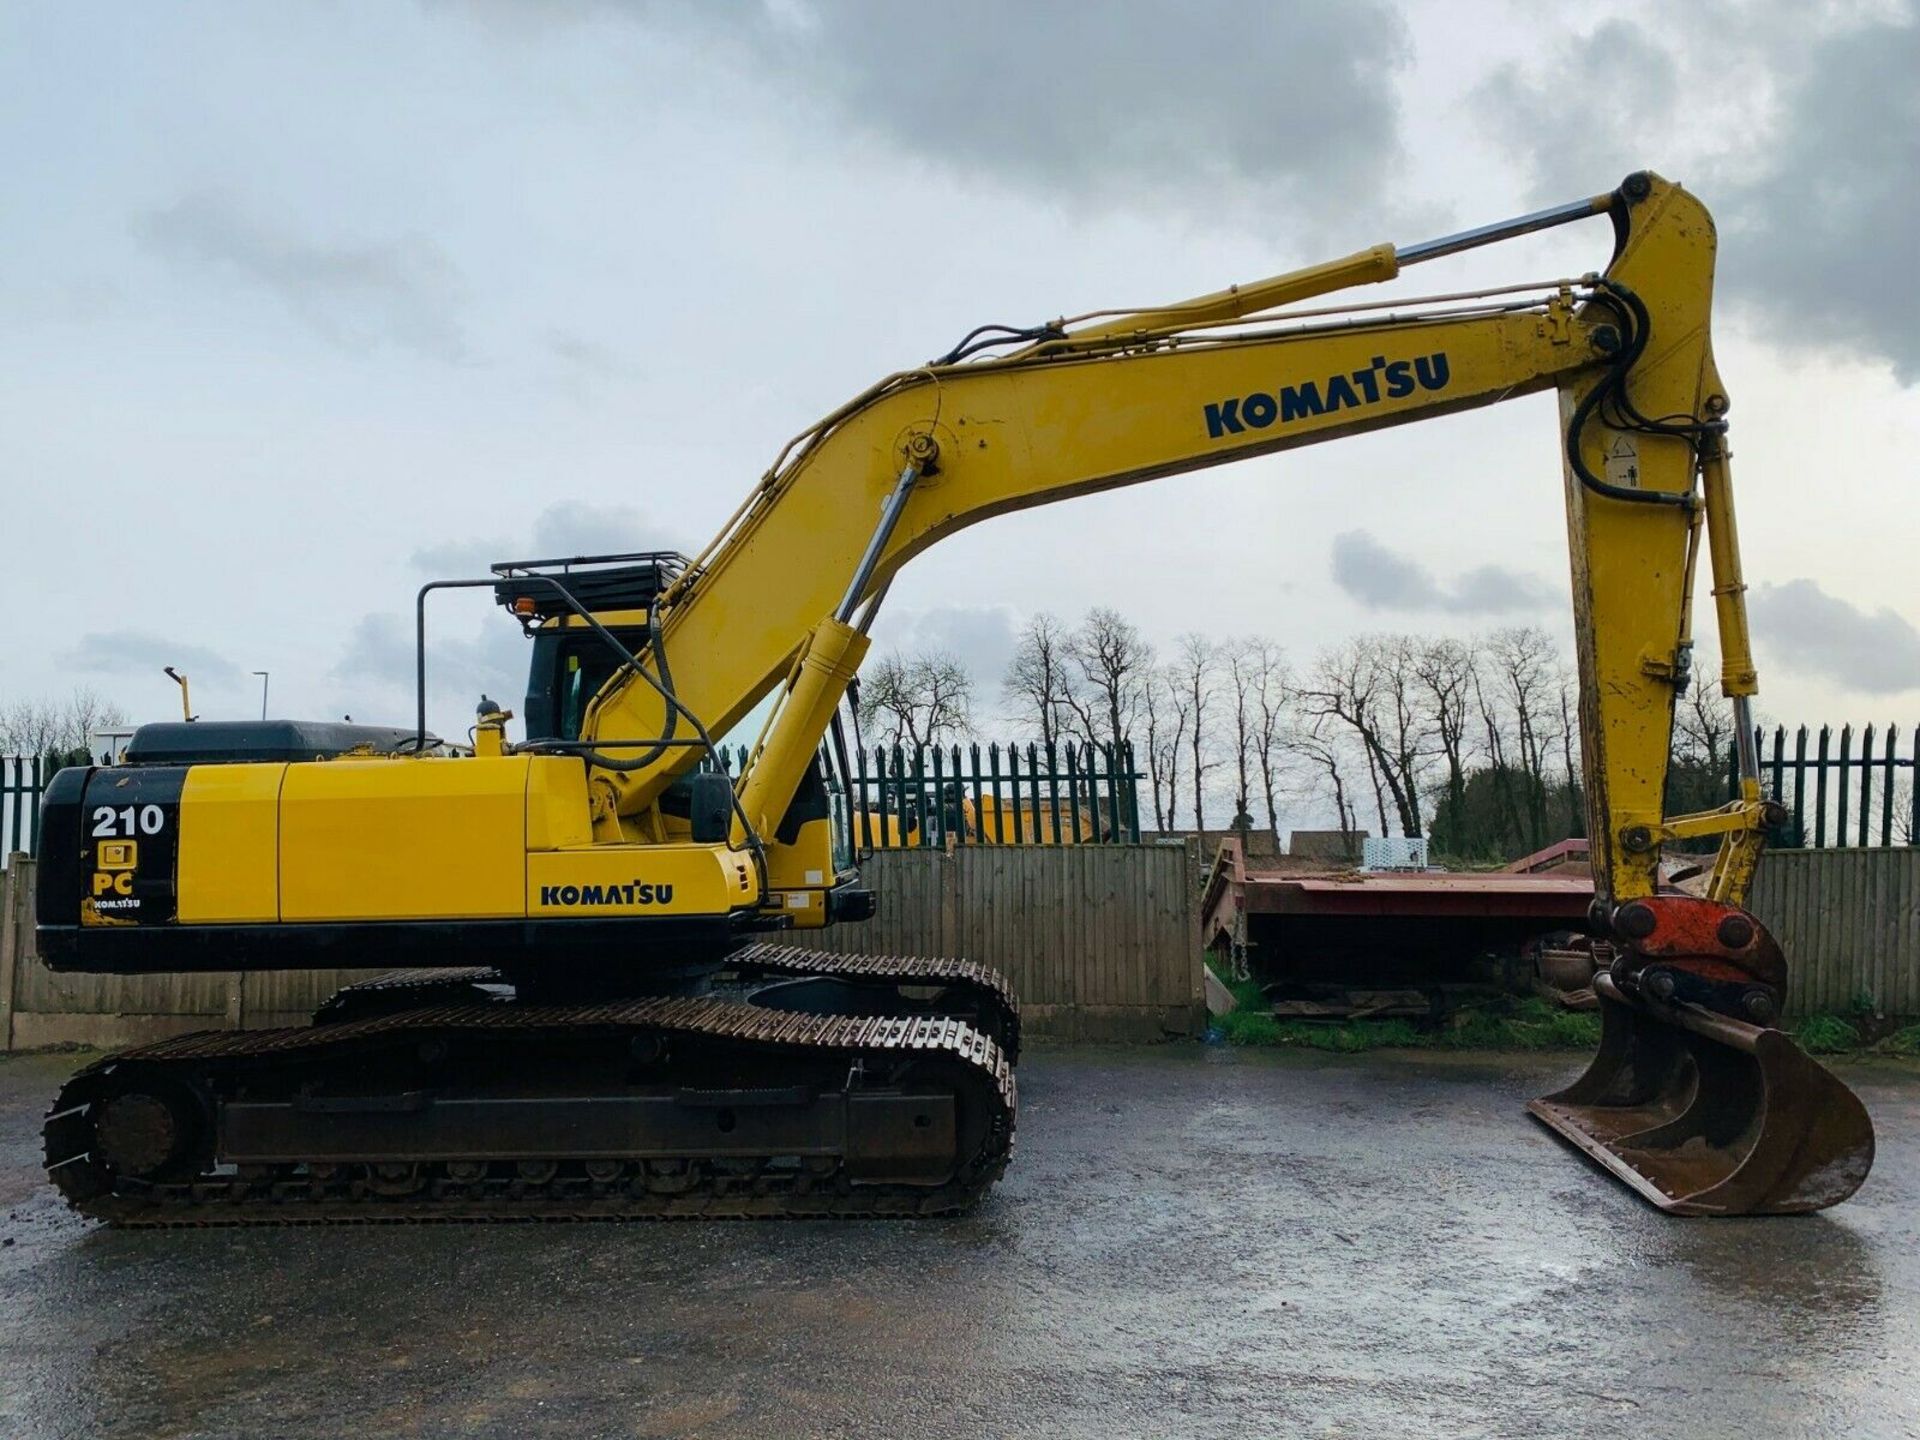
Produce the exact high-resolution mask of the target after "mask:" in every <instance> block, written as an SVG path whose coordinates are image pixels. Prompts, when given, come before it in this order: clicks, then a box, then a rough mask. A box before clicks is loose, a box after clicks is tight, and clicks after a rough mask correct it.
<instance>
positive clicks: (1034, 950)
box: [798, 844, 1204, 1039]
mask: <svg viewBox="0 0 1920 1440" xmlns="http://www.w3.org/2000/svg"><path fill="white" fill-rule="evenodd" d="M1190 849H1191V845H1190V844H1189V845H1173V846H1168V845H1067V846H1054V845H1005V846H1001V845H992V846H972V845H961V846H955V847H954V848H953V849H952V850H950V851H945V850H889V851H881V852H878V853H876V854H874V855H873V856H872V857H871V858H870V859H868V860H867V861H865V862H863V864H862V866H861V872H862V874H863V875H864V876H865V877H866V879H867V882H868V883H869V884H871V885H872V886H873V888H874V890H875V892H876V893H877V894H878V896H879V897H880V913H879V915H878V916H876V917H875V919H874V920H873V921H872V922H870V923H869V924H866V925H850V926H844V927H841V928H839V929H833V930H827V931H823V932H820V933H818V934H817V935H811V936H805V937H800V938H799V942H798V943H801V944H806V945H811V946H814V947H816V948H818V949H822V950H828V951H833V952H836V953H843V954H863V955H871V954H881V953H889V952H890V953H894V954H900V955H958V956H962V957H964V958H966V959H969V960H979V961H982V962H984V963H986V964H989V965H993V966H996V967H998V968H999V969H1001V970H1003V971H1005V972H1006V974H1007V976H1008V978H1009V979H1010V980H1011V981H1012V982H1013V987H1014V990H1015V992H1016V993H1017V994H1018V995H1019V997H1020V1006H1021V1010H1022V1012H1023V1015H1024V1017H1025V1021H1026V1024H1027V1027H1028V1029H1029V1030H1030V1031H1031V1033H1033V1034H1036V1035H1048V1036H1055V1037H1060V1038H1072V1039H1158V1038H1161V1037H1162V1036H1165V1035H1191V1034H1194V1033H1197V1031H1198V1030H1199V1028H1200V1027H1201V1026H1202V1025H1203V1024H1204V1001H1203V997H1202V990H1201V983H1202V982H1201V957H1200V945H1199V931H1200V927H1199V915H1198V897H1197V896H1196V895H1195V894H1194V892H1193V886H1192V883H1191V879H1192V871H1193V866H1194V863H1195V862H1194V858H1193V856H1192V855H1191V854H1190V853H1189V851H1190Z"/></svg>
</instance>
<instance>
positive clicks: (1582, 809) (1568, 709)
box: [1560, 671, 1587, 835]
mask: <svg viewBox="0 0 1920 1440" xmlns="http://www.w3.org/2000/svg"><path fill="white" fill-rule="evenodd" d="M1577 711H1578V706H1577V705H1576V704H1575V703H1574V685H1573V679H1572V677H1571V676H1570V675H1568V674H1567V673H1566V672H1565V671H1562V672H1561V676H1560V761H1561V764H1562V765H1564V766H1565V767H1566V779H1567V815H1568V817H1569V828H1570V830H1571V832H1572V833H1573V834H1575V835H1584V834H1586V833H1587V794H1586V785H1585V783H1584V782H1583V780H1582V778H1581V773H1580V767H1579V765H1578V764H1576V763H1575V761H1574V754H1573V748H1574V742H1575V741H1576V740H1578V739H1579V736H1580V726H1579V723H1578V721H1577V719H1576V718H1575V717H1576V714H1577Z"/></svg>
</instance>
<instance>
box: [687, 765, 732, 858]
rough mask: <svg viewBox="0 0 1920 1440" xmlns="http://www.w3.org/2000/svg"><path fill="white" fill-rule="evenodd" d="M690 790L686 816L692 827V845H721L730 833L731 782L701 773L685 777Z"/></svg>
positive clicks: (721, 777)
mask: <svg viewBox="0 0 1920 1440" xmlns="http://www.w3.org/2000/svg"><path fill="white" fill-rule="evenodd" d="M688 780H689V782H690V788H691V789H692V792H693V794H692V802H693V803H692V807H691V809H690V811H689V816H690V818H691V821H692V824H693V843H694V844H696V845H724V844H726V843H727V835H728V833H729V832H730V831H731V830H732V829H733V781H732V779H731V778H730V777H728V776H726V775H721V774H718V773H717V772H715V771H711V770H703V771H700V772H698V773H697V774H694V775H691V776H689V777H688Z"/></svg>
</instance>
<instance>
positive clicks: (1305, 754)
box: [1293, 716, 1360, 861]
mask: <svg viewBox="0 0 1920 1440" xmlns="http://www.w3.org/2000/svg"><path fill="white" fill-rule="evenodd" d="M1341 733H1342V732H1341V731H1340V729H1339V728H1338V726H1337V724H1336V723H1335V722H1333V721H1332V720H1330V719H1328V718H1327V717H1324V716H1322V717H1320V718H1317V719H1315V720H1314V721H1313V722H1312V723H1311V724H1309V725H1308V726H1306V728H1304V729H1303V730H1301V732H1300V733H1299V734H1298V735H1296V736H1295V737H1294V741H1293V748H1294V749H1295V751H1296V752H1297V753H1298V754H1299V755H1300V757H1301V758H1302V759H1303V760H1305V761H1307V763H1308V764H1310V765H1312V766H1313V767H1314V768H1315V769H1317V770H1320V771H1322V772H1324V773H1325V775H1326V777H1327V781H1328V785H1329V787H1330V788H1331V790H1332V792H1333V814H1334V828H1335V829H1337V830H1339V831H1340V833H1341V836H1342V844H1343V848H1344V849H1345V851H1346V857H1347V859H1348V860H1349V861H1353V860H1358V859H1359V858H1360V857H1359V856H1358V855H1357V854H1355V853H1354V847H1353V843H1352V840H1351V838H1350V837H1351V836H1352V834H1353V832H1354V831H1356V830H1358V829H1359V828H1360V817H1359V816H1358V815H1357V814H1355V813H1354V808H1353V802H1352V801H1351V800H1350V799H1349V798H1348V793H1347V785H1346V780H1345V778H1344V776H1343V775H1342V773H1341V769H1340V766H1341V760H1342V756H1341V746H1340V742H1339V736H1340V735H1341Z"/></svg>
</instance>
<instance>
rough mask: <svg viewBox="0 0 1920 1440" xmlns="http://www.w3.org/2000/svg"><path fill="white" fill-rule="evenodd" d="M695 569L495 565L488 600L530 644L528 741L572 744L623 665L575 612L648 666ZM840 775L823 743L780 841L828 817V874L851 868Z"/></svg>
mask: <svg viewBox="0 0 1920 1440" xmlns="http://www.w3.org/2000/svg"><path fill="white" fill-rule="evenodd" d="M692 564H693V562H692V561H691V560H689V559H688V558H687V557H686V556H685V555H682V554H680V553H679V552H678V551H673V550H647V551H636V552H633V553H630V554H624V555H578V556H574V557H573V558H571V559H564V560H562V559H555V560H511V561H503V562H501V563H500V564H497V565H495V566H493V567H492V570H493V573H494V574H495V575H497V576H498V577H500V578H499V579H498V580H497V581H496V582H495V584H494V587H493V598H494V601H495V602H496V603H497V604H498V605H500V606H501V608H503V609H504V610H506V612H507V613H508V614H510V615H512V616H513V617H514V618H515V619H516V620H518V621H519V622H520V626H521V629H522V630H524V631H525V632H526V634H527V636H528V638H529V639H531V640H532V641H533V656H532V659H531V661H530V662H529V665H528V670H527V695H526V704H525V708H524V709H522V710H521V712H520V714H521V719H522V722H523V723H524V724H525V726H526V736H527V739H528V740H530V741H537V740H562V741H573V740H578V739H579V738H580V733H581V730H582V728H583V727H584V726H585V723H586V715H587V707H588V706H590V705H591V704H592V703H593V698H594V696H596V695H598V694H599V693H600V691H601V690H602V689H603V688H604V687H605V686H606V683H607V682H608V681H609V680H611V679H612V678H613V677H614V675H615V673H616V672H617V671H618V670H619V669H620V668H621V666H622V665H623V664H624V663H625V662H624V661H623V660H622V658H621V656H620V654H619V653H618V652H617V651H616V650H615V649H614V647H613V646H612V645H609V644H608V643H607V640H606V638H605V637H604V636H602V635H601V634H600V632H599V631H598V630H595V629H593V628H592V627H591V626H589V625H588V623H587V622H586V620H585V619H583V618H582V617H581V615H580V611H581V610H584V611H586V612H587V613H588V614H590V615H592V616H593V618H594V619H595V620H596V621H598V622H599V624H600V625H601V626H602V627H604V628H605V629H606V631H607V632H608V633H609V634H611V635H612V636H613V637H614V639H615V640H617V641H619V643H620V644H621V645H623V646H625V647H626V649H627V651H628V652H629V653H630V654H632V655H634V656H636V657H641V658H642V659H643V661H645V662H646V663H648V664H650V665H651V664H652V663H653V661H652V659H651V657H649V656H648V655H647V653H646V652H647V651H648V649H649V648H650V645H651V642H652V636H651V634H650V620H651V617H652V613H653V607H654V605H655V603H656V602H657V601H658V599H659V597H660V595H661V594H662V593H664V592H665V591H666V590H667V589H668V587H670V586H671V585H672V584H673V583H674V582H675V581H676V580H678V579H680V577H681V576H683V575H685V574H686V573H687V571H688V570H689V569H690V568H691V566H692ZM556 586H563V587H565V590H566V592H567V595H570V596H572V597H573V599H574V600H575V601H576V602H578V609H576V608H575V607H574V606H573V605H569V604H568V603H567V598H566V596H563V595H562V594H560V593H559V590H558V589H556ZM668 663H669V665H671V663H672V660H671V657H669V660H668ZM636 738H637V737H636ZM719 738H720V737H718V736H716V737H715V739H716V740H717V739H719ZM723 753H724V747H723ZM706 764H707V765H708V766H711V764H712V762H711V761H710V760H709V761H707V762H706ZM838 770H839V767H838V765H837V764H836V763H835V760H834V756H833V747H831V746H827V745H823V746H822V747H821V748H820V752H819V754H818V756H817V757H816V759H815V762H814V765H813V768H812V769H811V770H810V771H809V772H808V773H807V775H806V776H805V777H803V779H802V780H801V783H800V788H799V790H798V791H796V792H795V794H794V798H793V804H792V805H791V806H790V807H789V809H788V812H787V815H786V816H785V817H784V819H783V822H782V826H781V833H780V834H779V836H778V838H779V839H780V840H781V841H782V842H783V843H791V841H792V838H793V830H794V827H795V826H797V825H798V824H800V823H803V822H804V821H806V820H808V819H817V818H820V817H822V816H826V817H828V818H830V819H831V821H832V834H833V849H834V864H835V867H836V869H838V870H841V871H847V870H850V869H852V867H853V842H852V826H851V823H850V821H851V817H850V815H849V814H848V801H847V789H848V787H847V785H846V784H845V783H844V781H843V779H842V777H841V776H840V775H839V773H838ZM729 773H731V769H730V768H729ZM690 787H691V782H690V778H689V777H687V776H682V777H681V779H680V780H679V781H677V782H676V783H675V784H674V785H672V786H671V787H669V789H668V790H667V792H666V794H665V795H664V796H663V797H662V799H661V805H662V808H663V809H665V810H666V811H667V812H668V813H669V814H676V815H679V814H686V813H687V811H688V806H689V804H690V794H689V791H690Z"/></svg>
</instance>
